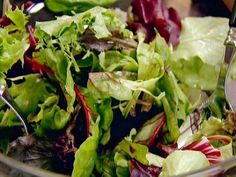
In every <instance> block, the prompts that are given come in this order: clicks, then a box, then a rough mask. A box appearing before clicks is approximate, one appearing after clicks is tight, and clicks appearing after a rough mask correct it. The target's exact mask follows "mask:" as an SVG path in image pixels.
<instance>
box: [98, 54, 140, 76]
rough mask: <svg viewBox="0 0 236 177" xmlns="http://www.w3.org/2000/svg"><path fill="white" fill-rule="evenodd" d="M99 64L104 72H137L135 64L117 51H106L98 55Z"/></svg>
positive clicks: (131, 59)
mask: <svg viewBox="0 0 236 177" xmlns="http://www.w3.org/2000/svg"><path fill="white" fill-rule="evenodd" d="M99 63H100V65H101V67H102V69H103V70H104V71H108V72H112V71H117V70H119V71H130V72H136V71H137V70H138V64H137V62H136V61H135V60H134V59H133V58H131V57H129V56H127V55H124V54H122V53H121V52H119V51H107V52H102V53H100V54H99Z"/></svg>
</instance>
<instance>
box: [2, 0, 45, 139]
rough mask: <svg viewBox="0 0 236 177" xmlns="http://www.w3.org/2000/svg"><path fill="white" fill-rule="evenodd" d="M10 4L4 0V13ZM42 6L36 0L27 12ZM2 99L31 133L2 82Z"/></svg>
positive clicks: (42, 6) (42, 4)
mask: <svg viewBox="0 0 236 177" xmlns="http://www.w3.org/2000/svg"><path fill="white" fill-rule="evenodd" d="M9 5H10V1H9V0H3V9H2V12H3V13H2V15H4V14H5V12H6V10H7V8H8V6H9ZM42 8H44V2H43V0H36V1H34V2H33V3H32V4H31V6H29V7H28V8H27V9H26V13H28V14H33V13H36V12H38V11H40V10H41V9H42ZM0 99H1V100H2V101H3V102H4V103H6V104H7V105H8V106H9V107H10V109H11V110H12V111H13V112H14V113H15V114H16V116H17V118H18V119H19V120H20V122H21V124H22V126H23V128H24V130H25V134H26V135H27V136H28V135H29V131H28V130H29V127H28V123H27V120H26V118H25V117H24V115H23V113H22V111H21V109H20V108H19V106H18V105H17V104H16V102H15V101H14V99H13V98H12V97H11V95H10V94H9V92H8V90H7V87H6V86H5V85H4V84H0Z"/></svg>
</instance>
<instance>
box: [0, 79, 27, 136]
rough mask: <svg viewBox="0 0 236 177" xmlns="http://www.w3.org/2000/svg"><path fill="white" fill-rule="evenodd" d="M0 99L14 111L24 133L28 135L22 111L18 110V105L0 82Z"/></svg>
mask: <svg viewBox="0 0 236 177" xmlns="http://www.w3.org/2000/svg"><path fill="white" fill-rule="evenodd" d="M0 99H1V100H2V101H3V102H4V103H6V104H7V105H8V106H9V107H10V108H11V109H12V110H13V111H14V113H15V114H16V116H17V117H18V119H19V120H20V121H21V123H22V125H23V127H24V129H25V134H26V135H27V136H28V135H29V132H28V124H27V120H26V119H25V118H24V116H23V114H22V111H21V110H20V108H19V107H18V105H17V104H16V102H15V101H14V99H13V98H12V97H11V95H10V94H9V92H8V91H7V88H6V87H5V86H4V85H3V84H0Z"/></svg>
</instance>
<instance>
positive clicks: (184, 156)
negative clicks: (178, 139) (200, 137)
mask: <svg viewBox="0 0 236 177" xmlns="http://www.w3.org/2000/svg"><path fill="white" fill-rule="evenodd" d="M176 162H177V163H176ZM208 166H210V164H209V162H208V159H207V158H206V156H205V155H204V154H203V153H202V152H199V151H190V150H184V151H182V150H176V151H174V152H173V153H171V154H170V155H169V156H168V157H167V158H166V159H165V160H164V161H163V166H162V172H161V174H160V177H165V176H166V177H167V176H175V175H179V174H182V173H187V172H190V171H195V170H198V169H201V168H204V167H208Z"/></svg>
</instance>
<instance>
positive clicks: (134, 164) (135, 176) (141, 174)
mask: <svg viewBox="0 0 236 177" xmlns="http://www.w3.org/2000/svg"><path fill="white" fill-rule="evenodd" d="M160 172H161V170H160V168H158V167H155V166H151V165H149V166H145V165H143V164H141V163H139V162H138V161H136V160H134V159H132V160H131V169H130V177H157V176H159V174H160Z"/></svg>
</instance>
